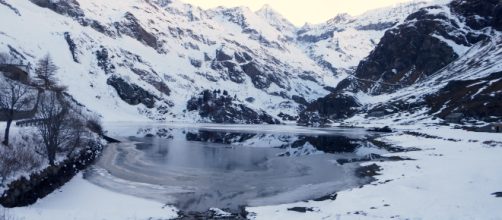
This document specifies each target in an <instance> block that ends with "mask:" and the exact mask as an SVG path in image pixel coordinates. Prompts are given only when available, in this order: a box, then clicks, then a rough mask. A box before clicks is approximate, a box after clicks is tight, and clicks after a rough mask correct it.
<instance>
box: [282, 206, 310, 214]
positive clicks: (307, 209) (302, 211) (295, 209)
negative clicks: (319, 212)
mask: <svg viewBox="0 0 502 220" xmlns="http://www.w3.org/2000/svg"><path fill="white" fill-rule="evenodd" d="M288 211H293V212H301V213H306V212H313V211H314V208H308V207H293V208H288Z"/></svg>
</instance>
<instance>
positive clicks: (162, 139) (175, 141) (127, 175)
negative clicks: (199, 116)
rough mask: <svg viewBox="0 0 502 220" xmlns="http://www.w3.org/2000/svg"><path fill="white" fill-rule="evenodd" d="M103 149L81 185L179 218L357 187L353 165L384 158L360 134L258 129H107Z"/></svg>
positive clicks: (136, 126) (363, 133) (115, 126)
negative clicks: (162, 207) (177, 212)
mask: <svg viewBox="0 0 502 220" xmlns="http://www.w3.org/2000/svg"><path fill="white" fill-rule="evenodd" d="M106 127H107V129H108V131H109V133H108V134H109V135H110V136H112V137H116V138H119V139H121V140H123V142H122V143H118V144H110V145H109V146H108V147H107V148H106V149H105V151H104V153H103V155H102V157H101V158H100V160H99V161H98V162H97V163H96V165H94V166H93V167H92V168H90V169H89V170H88V171H87V172H86V175H85V177H86V179H87V180H89V181H91V182H92V183H94V184H96V185H99V186H101V187H104V188H107V189H110V190H113V191H117V192H120V193H124V194H130V195H134V196H138V197H142V198H148V199H153V200H156V201H160V202H163V203H165V204H170V205H175V206H176V207H178V208H179V209H181V210H183V211H206V210H208V209H209V208H211V207H215V208H227V209H231V210H238V208H239V207H240V206H243V205H246V206H262V205H273V204H283V203H291V202H295V201H302V200H308V199H316V198H319V197H322V196H325V195H328V194H330V193H333V192H336V191H339V190H343V189H347V188H351V187H357V186H359V185H362V184H364V183H366V182H367V181H368V179H367V178H358V177H356V176H355V168H357V166H358V164H345V165H343V166H342V165H339V164H338V163H337V162H336V160H337V159H343V158H359V157H363V156H365V155H367V154H369V153H385V151H384V150H381V149H378V148H377V147H375V146H374V145H372V144H371V142H370V141H369V138H370V137H374V136H375V134H372V133H368V132H366V131H364V130H362V129H335V128H326V129H323V128H304V127H297V126H265V125H212V124H206V125H190V126H188V125H169V126H167V125H155V124H153V125H152V124H150V125H142V124H130V123H120V124H110V125H107V126H106Z"/></svg>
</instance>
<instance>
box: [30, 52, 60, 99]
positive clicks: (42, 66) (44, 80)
mask: <svg viewBox="0 0 502 220" xmlns="http://www.w3.org/2000/svg"><path fill="white" fill-rule="evenodd" d="M58 69H59V68H58V67H57V66H56V64H54V61H53V60H52V57H51V56H50V55H49V54H47V55H46V56H44V57H43V58H42V59H40V60H39V61H38V63H37V66H36V67H35V74H36V76H35V78H36V79H37V80H38V81H39V83H40V84H41V86H42V88H44V89H46V90H53V89H54V88H55V86H56V84H57V80H56V76H55V75H56V72H57V71H58Z"/></svg>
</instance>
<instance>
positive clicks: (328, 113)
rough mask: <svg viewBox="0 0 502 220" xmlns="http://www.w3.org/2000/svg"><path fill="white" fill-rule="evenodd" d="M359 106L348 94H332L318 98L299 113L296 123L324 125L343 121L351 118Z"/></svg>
mask: <svg viewBox="0 0 502 220" xmlns="http://www.w3.org/2000/svg"><path fill="white" fill-rule="evenodd" d="M359 107H361V104H360V103H359V102H358V101H357V100H356V99H355V98H354V97H353V96H352V95H349V94H337V93H333V94H331V95H328V96H326V97H323V98H319V99H317V100H316V101H314V102H312V103H311V104H310V105H308V106H307V109H306V110H305V111H303V112H302V113H300V119H299V120H298V123H300V124H306V125H312V124H324V123H327V122H328V120H337V119H345V118H348V117H351V116H353V115H354V114H355V113H356V112H357V111H358V109H359Z"/></svg>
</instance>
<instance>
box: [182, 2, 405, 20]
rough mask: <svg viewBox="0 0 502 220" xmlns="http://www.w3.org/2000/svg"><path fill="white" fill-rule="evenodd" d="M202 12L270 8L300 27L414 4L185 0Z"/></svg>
mask: <svg viewBox="0 0 502 220" xmlns="http://www.w3.org/2000/svg"><path fill="white" fill-rule="evenodd" d="M182 1H184V2H187V3H191V4H193V5H196V6H200V7H201V8H204V9H208V8H214V7H218V6H225V7H235V6H247V7H249V8H251V10H253V11H255V10H258V9H260V8H261V7H262V6H263V5H265V4H268V5H270V6H271V7H272V8H274V9H275V10H276V11H278V12H279V13H281V14H282V15H283V16H284V17H286V18H287V19H288V20H290V21H291V22H293V23H294V24H295V25H297V26H301V25H303V24H305V22H309V23H314V24H316V23H321V22H324V21H327V20H328V19H330V18H333V17H334V16H335V15H337V14H339V13H343V12H347V13H349V14H351V15H359V14H361V13H363V12H365V11H367V10H370V9H374V8H380V7H386V6H392V5H395V4H397V3H401V2H407V1H410V0H182Z"/></svg>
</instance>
